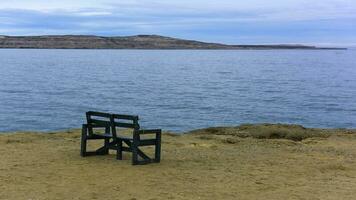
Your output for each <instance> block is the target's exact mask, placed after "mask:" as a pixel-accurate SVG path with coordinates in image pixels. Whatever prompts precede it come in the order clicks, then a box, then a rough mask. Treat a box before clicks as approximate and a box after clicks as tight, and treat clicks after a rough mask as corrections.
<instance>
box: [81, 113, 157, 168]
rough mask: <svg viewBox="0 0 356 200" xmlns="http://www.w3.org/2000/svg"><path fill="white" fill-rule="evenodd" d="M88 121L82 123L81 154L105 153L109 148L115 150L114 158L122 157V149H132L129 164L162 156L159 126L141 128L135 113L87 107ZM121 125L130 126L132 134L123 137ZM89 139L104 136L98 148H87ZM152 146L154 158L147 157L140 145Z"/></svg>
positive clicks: (152, 160) (127, 150)
mask: <svg viewBox="0 0 356 200" xmlns="http://www.w3.org/2000/svg"><path fill="white" fill-rule="evenodd" d="M86 117H87V124H83V127H82V139H81V151H80V152H81V153H80V154H81V156H83V157H84V156H91V155H106V154H108V153H109V149H112V150H116V158H117V159H118V160H122V153H123V152H131V153H132V164H133V165H138V164H147V163H153V162H157V163H158V162H160V159H161V134H162V130H161V129H150V130H142V129H140V125H139V123H138V120H139V118H138V116H135V115H120V114H110V113H102V112H93V111H89V112H87V113H86ZM120 128H125V129H131V133H132V136H130V137H125V136H123V135H122V134H120V133H119V131H120ZM94 129H103V133H96V132H95V131H94ZM147 134H150V135H152V134H153V135H154V138H149V139H143V138H141V136H142V135H147ZM88 140H104V143H103V146H102V147H100V148H99V149H97V150H95V151H92V152H87V151H86V146H87V141H88ZM142 146H154V147H155V152H154V158H150V157H149V156H148V155H147V154H145V153H144V152H143V151H142V150H141V149H140V147H142Z"/></svg>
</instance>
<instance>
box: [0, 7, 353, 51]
mask: <svg viewBox="0 0 356 200" xmlns="http://www.w3.org/2000/svg"><path fill="white" fill-rule="evenodd" d="M53 34H90V35H103V36H121V35H135V34H158V35H166V36H173V37H179V38H186V39H196V40H203V41H213V42H223V43H230V44H232V43H235V44H257V43H264V44H269V43H303V44H318V45H341V46H345V45H346V46H354V45H356V0H269V1H266V0H249V1H237V0H220V1H218V0H214V1H213V0H210V1H209V0H170V1H168V0H166V1H164V0H156V1H154V0H121V1H119V0H101V1H100V0H76V1H74V0H44V1H43V0H6V1H5V0H1V1H0V35H53Z"/></svg>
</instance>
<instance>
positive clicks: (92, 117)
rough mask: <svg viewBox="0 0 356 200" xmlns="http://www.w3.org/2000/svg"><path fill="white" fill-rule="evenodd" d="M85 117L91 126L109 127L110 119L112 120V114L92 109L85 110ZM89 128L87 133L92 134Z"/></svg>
mask: <svg viewBox="0 0 356 200" xmlns="http://www.w3.org/2000/svg"><path fill="white" fill-rule="evenodd" d="M86 118H87V124H88V126H90V127H91V128H98V127H101V128H107V129H110V128H111V127H112V126H111V121H112V115H111V114H110V113H104V112H94V111H88V112H86ZM91 128H90V129H89V130H90V132H89V134H92V129H91Z"/></svg>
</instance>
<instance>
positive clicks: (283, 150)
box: [0, 125, 356, 200]
mask: <svg viewBox="0 0 356 200" xmlns="http://www.w3.org/2000/svg"><path fill="white" fill-rule="evenodd" d="M266 127H267V129H268V130H269V131H265V132H263V131H261V130H262V129H265V128H266ZM294 129H295V130H296V132H294V131H293V130H294ZM286 130H290V131H289V132H288V131H286ZM298 131H302V132H298ZM258 133H259V134H258ZM262 133H263V134H262ZM355 133H356V131H355V130H346V129H312V130H309V129H305V128H303V127H300V126H284V125H273V126H272V125H271V126H269V125H263V126H260V127H258V126H254V125H249V126H240V127H222V128H208V129H200V130H195V131H191V132H188V133H186V134H182V135H176V134H172V133H164V134H163V138H162V160H161V163H157V164H156V163H155V164H149V165H142V166H132V165H131V155H130V154H129V153H124V160H121V161H119V160H116V159H115V154H114V152H110V155H106V156H94V157H85V158H83V157H80V155H79V149H80V130H79V129H73V130H67V131H60V132H51V133H36V132H17V133H4V134H0V151H1V152H2V153H1V159H0V182H1V184H0V199H4V200H6V199H11V200H16V199H32V200H42V199H131V200H133V199H151V200H153V199H352V198H354V196H355V195H356V191H355V188H356V134H355ZM303 134H306V135H303ZM295 135H297V136H295ZM90 145H91V148H94V146H97V145H98V144H97V143H95V142H93V143H91V144H90ZM146 151H150V149H149V147H148V149H146Z"/></svg>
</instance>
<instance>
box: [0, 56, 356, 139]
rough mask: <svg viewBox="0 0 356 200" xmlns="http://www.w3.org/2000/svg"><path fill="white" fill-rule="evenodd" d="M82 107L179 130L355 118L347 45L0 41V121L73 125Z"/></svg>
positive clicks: (44, 127) (354, 62) (17, 127)
mask: <svg viewBox="0 0 356 200" xmlns="http://www.w3.org/2000/svg"><path fill="white" fill-rule="evenodd" d="M88 110H96V111H107V112H112V113H124V114H136V115H139V116H140V122H141V125H142V126H143V127H145V128H163V129H164V130H167V131H175V132H184V131H188V130H192V129H197V128H203V127H211V126H230V125H232V126H234V125H239V124H242V123H293V124H301V125H304V126H306V127H323V128H356V51H355V50H352V49H351V50H347V51H338V50H256V51H255V50H226V51H224V50H35V49H32V50H30V49H27V50H26V49H1V50H0V131H1V132H6V131H21V130H26V131H30V130H35V131H54V130H61V129H68V128H79V127H81V124H82V123H84V120H85V115H84V113H85V112H86V111H88Z"/></svg>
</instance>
